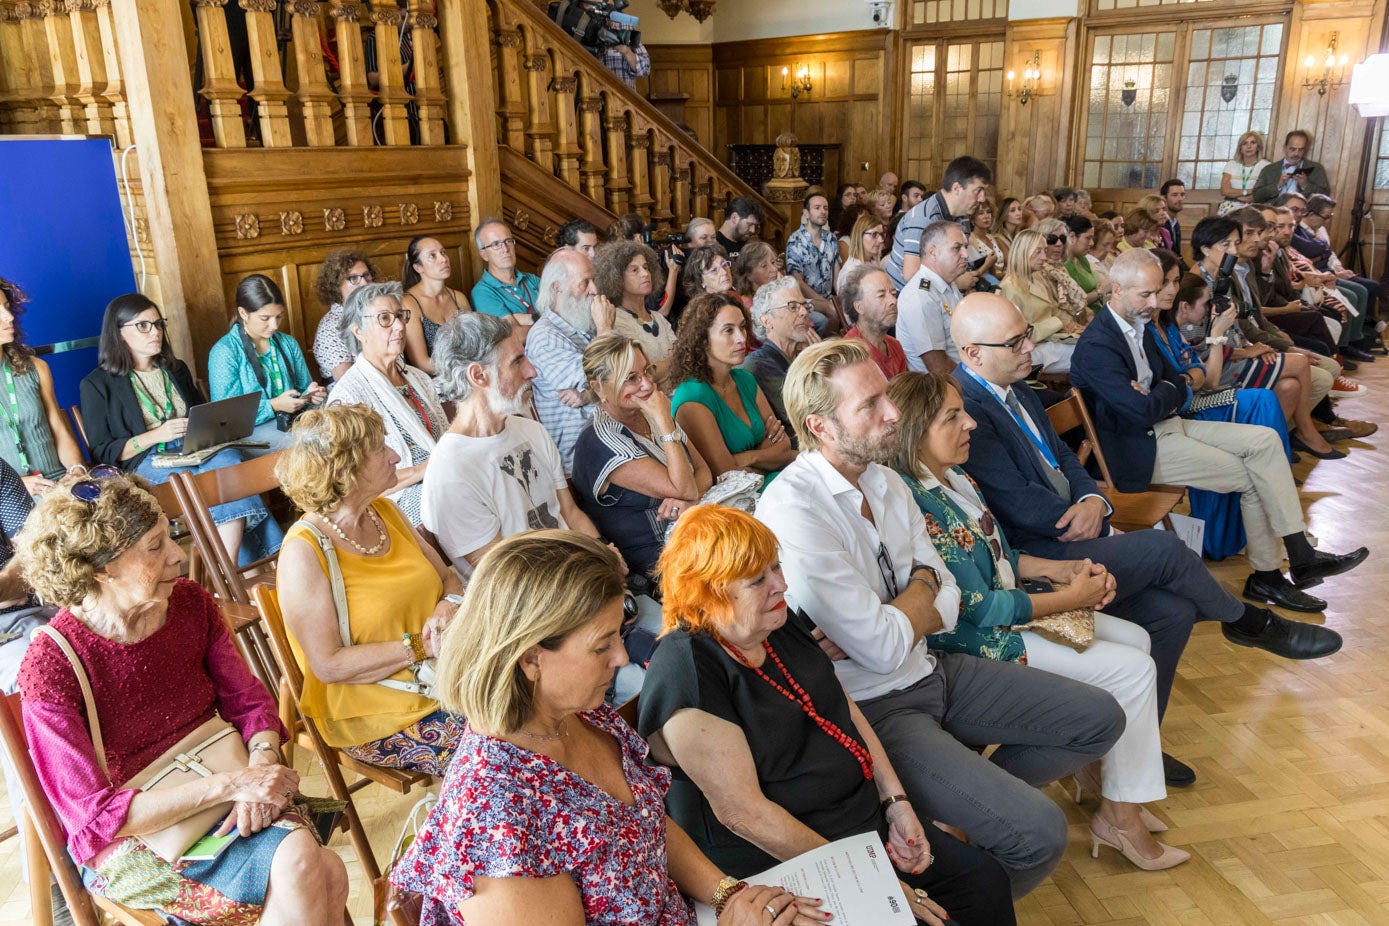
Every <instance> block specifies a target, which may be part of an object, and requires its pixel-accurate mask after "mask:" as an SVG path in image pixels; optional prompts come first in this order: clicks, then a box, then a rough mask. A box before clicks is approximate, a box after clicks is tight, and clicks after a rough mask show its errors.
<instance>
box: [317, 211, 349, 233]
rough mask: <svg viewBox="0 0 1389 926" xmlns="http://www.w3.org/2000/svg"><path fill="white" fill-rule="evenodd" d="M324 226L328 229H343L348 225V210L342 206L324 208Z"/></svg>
mask: <svg viewBox="0 0 1389 926" xmlns="http://www.w3.org/2000/svg"><path fill="white" fill-rule="evenodd" d="M323 227H324V228H325V229H326V230H327V231H342V230H343V229H344V228H346V227H347V212H346V210H344V209H342V208H341V207H340V206H330V207H329V208H327V209H324V210H323Z"/></svg>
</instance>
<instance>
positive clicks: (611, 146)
mask: <svg viewBox="0 0 1389 926" xmlns="http://www.w3.org/2000/svg"><path fill="white" fill-rule="evenodd" d="M603 131H604V132H606V133H607V136H608V208H609V209H611V210H612V211H613V212H616V213H617V214H618V215H621V214H622V213H624V212H626V211H627V204H628V195H629V193H630V192H631V189H632V182H631V180H629V179H628V175H627V113H626V111H625V110H621V109H617V108H616V107H615V106H613V104H612V100H611V99H609V100H608V113H607V116H606V117H605V118H604V119H603Z"/></svg>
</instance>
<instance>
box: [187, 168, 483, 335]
mask: <svg viewBox="0 0 1389 926" xmlns="http://www.w3.org/2000/svg"><path fill="white" fill-rule="evenodd" d="M467 150H468V149H467V148H466V147H464V146H461V145H459V146H454V145H450V146H447V147H435V148H428V147H414V148H405V147H400V148H397V147H374V148H355V149H354V148H318V149H312V148H294V149H288V150H279V151H272V150H257V149H241V150H233V149H226V150H223V149H207V150H206V151H204V152H203V159H202V160H203V165H204V170H205V172H206V177H207V194H208V198H209V203H210V215H211V222H212V225H213V228H214V229H215V234H216V242H217V250H218V254H219V256H220V259H221V274H220V275H219V276H220V284H221V289H222V290H223V293H222V294H221V298H222V299H223V300H224V301H223V302H222V304H221V305H219V307H218V311H217V312H215V313H209V315H208V316H207V317H205V318H204V319H202V320H201V327H200V328H199V330H197V331H195V338H194V339H195V341H196V340H199V339H200V338H207V339H210V340H208V341H207V343H208V344H210V343H211V341H212V340H216V338H218V337H221V335H222V334H223V333H225V331H226V325H227V321H228V320H229V319H230V312H231V308H230V305H231V303H230V302H229V301H225V300H226V298H227V296H228V295H229V294H230V293H231V291H232V290H234V289H235V288H236V283H237V282H238V281H239V280H240V279H241V278H242V277H244V276H245V275H246V274H248V273H254V272H258V271H260V272H268V271H266V270H265V269H264V268H267V267H268V268H275V272H274V273H272V274H270V275H271V276H272V277H274V278H276V279H280V280H281V281H282V282H283V283H284V285H285V299H286V306H285V309H286V312H287V314H288V316H289V324H288V330H289V331H290V333H291V334H293V335H294V336H295V337H296V338H298V339H299V343H300V344H303V345H304V346H305V347H307V346H308V345H309V344H311V343H312V341H313V334H314V331H315V330H316V329H317V326H318V320H319V318H321V317H322V314H323V312H324V311H325V310H326V306H321V305H319V304H318V300H317V298H316V297H315V295H314V281H315V280H316V279H317V267H318V265H319V264H321V263H322V261H323V259H324V258H325V257H326V256H327V255H328V253H329V252H330V251H334V250H338V249H340V248H347V247H351V248H356V249H359V250H362V251H365V252H366V253H367V254H368V255H370V256H371V257H372V260H373V261H374V262H376V263H377V269H378V270H380V271H381V273H382V274H383V276H385V277H387V278H390V279H399V274H400V270H401V265H402V262H403V255H404V253H405V246H406V244H407V242H408V241H409V240H410V239H411V238H413V237H414V236H416V235H421V234H428V235H431V236H434V237H437V238H438V239H439V240H440V241H442V242H443V243H444V244H445V246H446V247H448V248H449V250H450V253H451V255H452V258H453V267H454V273H453V276H452V277H451V278H450V283H451V285H453V286H455V287H457V288H459V289H461V290H463V291H464V292H467V291H468V290H470V289H471V288H472V283H473V281H474V279H475V275H474V274H473V272H472V271H471V270H470V268H471V263H472V262H471V255H472V253H473V252H474V251H475V249H474V248H473V246H472V239H471V229H472V227H473V220H472V218H473V217H472V215H471V213H470V210H469V202H468V186H469V182H470V172H469V169H468V158H467Z"/></svg>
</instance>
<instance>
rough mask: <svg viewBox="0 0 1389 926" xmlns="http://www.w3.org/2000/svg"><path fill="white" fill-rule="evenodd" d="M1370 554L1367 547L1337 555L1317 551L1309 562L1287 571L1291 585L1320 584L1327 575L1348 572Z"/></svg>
mask: <svg viewBox="0 0 1389 926" xmlns="http://www.w3.org/2000/svg"><path fill="white" fill-rule="evenodd" d="M1369 555H1370V550H1369V548H1368V547H1361V548H1360V549H1358V550H1353V551H1351V552H1350V553H1342V554H1340V555H1339V556H1338V555H1336V554H1335V553H1322V552H1320V551H1318V552H1317V554H1316V557H1315V558H1314V559H1313V560H1312V561H1311V562H1310V563H1301V564H1299V565H1297V566H1293V567H1292V568H1291V569H1289V570H1288V572H1289V573H1290V574H1291V577H1292V580H1293V585H1296V586H1297V587H1298V588H1311V587H1312V586H1314V585H1320V584H1321V580H1322V579H1325V578H1326V577H1327V576H1338V575H1340V574H1341V573H1343V572H1349V571H1350V570H1352V569H1354V568H1355V567H1356V566H1359V565H1360V564H1361V563H1363V562H1364V561H1365V557H1367V556H1369Z"/></svg>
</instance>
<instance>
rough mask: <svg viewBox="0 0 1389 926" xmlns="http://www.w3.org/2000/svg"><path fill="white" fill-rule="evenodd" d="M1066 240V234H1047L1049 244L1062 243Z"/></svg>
mask: <svg viewBox="0 0 1389 926" xmlns="http://www.w3.org/2000/svg"><path fill="white" fill-rule="evenodd" d="M1065 240H1066V236H1065V235H1047V244H1061V243H1062V242H1064V241H1065Z"/></svg>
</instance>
